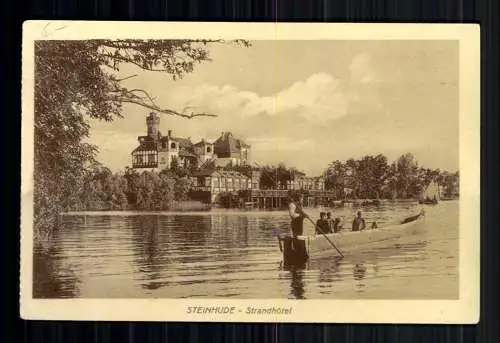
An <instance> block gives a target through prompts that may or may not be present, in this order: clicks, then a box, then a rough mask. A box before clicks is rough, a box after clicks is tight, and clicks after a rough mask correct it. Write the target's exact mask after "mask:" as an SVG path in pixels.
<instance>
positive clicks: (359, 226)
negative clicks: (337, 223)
mask: <svg viewBox="0 0 500 343" xmlns="http://www.w3.org/2000/svg"><path fill="white" fill-rule="evenodd" d="M365 228H366V223H365V219H364V218H363V217H362V215H361V211H358V215H357V217H356V218H354V220H353V221H352V231H362V230H364V229H365Z"/></svg>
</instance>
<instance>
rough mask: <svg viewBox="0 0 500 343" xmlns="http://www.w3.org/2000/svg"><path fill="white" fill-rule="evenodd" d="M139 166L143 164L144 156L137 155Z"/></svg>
mask: <svg viewBox="0 0 500 343" xmlns="http://www.w3.org/2000/svg"><path fill="white" fill-rule="evenodd" d="M136 157H137V164H142V155H137V156H136Z"/></svg>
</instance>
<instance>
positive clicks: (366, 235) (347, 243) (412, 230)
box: [279, 213, 425, 265]
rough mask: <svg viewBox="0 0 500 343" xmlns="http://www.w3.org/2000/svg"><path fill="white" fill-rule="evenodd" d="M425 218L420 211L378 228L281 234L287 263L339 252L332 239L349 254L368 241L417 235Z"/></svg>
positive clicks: (284, 258) (340, 248) (301, 262)
mask: <svg viewBox="0 0 500 343" xmlns="http://www.w3.org/2000/svg"><path fill="white" fill-rule="evenodd" d="M424 219H425V216H424V214H423V213H420V214H417V215H414V216H411V217H408V218H406V219H405V220H403V221H401V224H397V225H391V226H387V227H381V228H376V229H365V230H362V231H347V232H342V231H341V232H338V233H329V234H326V235H322V234H315V235H312V236H297V237H296V238H292V237H291V236H289V235H285V236H279V241H280V249H281V250H282V253H283V262H284V264H285V265H297V264H303V263H305V262H306V261H307V260H308V259H311V258H312V257H314V256H316V255H321V254H323V253H328V252H330V253H331V254H336V252H335V249H334V247H333V246H332V244H331V243H330V242H329V240H330V241H331V242H333V244H335V246H336V247H337V248H338V249H339V250H340V251H341V252H342V253H344V254H345V253H346V252H348V251H352V250H358V249H362V248H363V246H365V245H367V244H371V243H376V242H382V241H386V240H391V239H395V238H399V237H403V236H409V235H412V234H416V233H418V232H420V231H421V230H422V228H423V227H424V225H423V224H424V221H425V220H424Z"/></svg>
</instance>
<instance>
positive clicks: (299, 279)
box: [290, 268, 306, 299]
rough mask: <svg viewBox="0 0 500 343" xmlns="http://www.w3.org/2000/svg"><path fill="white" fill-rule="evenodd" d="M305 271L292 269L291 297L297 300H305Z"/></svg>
mask: <svg viewBox="0 0 500 343" xmlns="http://www.w3.org/2000/svg"><path fill="white" fill-rule="evenodd" d="M305 293H306V292H305V282H304V269H303V268H291V269H290V295H292V296H293V297H294V298H295V299H305Z"/></svg>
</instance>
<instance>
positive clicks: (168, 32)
mask: <svg viewBox="0 0 500 343" xmlns="http://www.w3.org/2000/svg"><path fill="white" fill-rule="evenodd" d="M92 38H94V39H98V38H101V39H113V38H145V39H155V38H156V39H160V38H161V39H175V38H197V39H202V38H207V39H209V38H210V39H214V38H223V39H228V40H229V39H248V40H275V39H277V40H278V39H283V40H323V39H325V40H326V39H329V40H458V41H459V46H460V48H459V50H460V57H459V58H460V62H459V66H460V71H459V72H460V74H459V79H460V87H459V92H460V96H459V99H460V100H459V101H460V104H459V108H460V114H459V118H460V123H459V130H460V145H459V150H460V151H459V153H460V197H461V199H460V229H459V268H460V270H459V290H460V292H459V294H460V296H459V299H458V300H333V299H332V300H285V299H257V300H252V299H248V300H233V299H221V298H218V299H157V298H155V299H64V300H63V299H57V300H48V299H33V297H32V279H33V273H32V265H33V256H32V251H33V222H32V220H33V189H32V187H33V180H32V179H33V137H34V136H33V134H34V128H33V115H34V73H33V67H34V47H33V43H34V41H35V40H40V39H63V40H69V39H75V40H77V39H92ZM479 43H480V40H479V25H476V24H323V23H322V24H298V23H294V24H284V23H180V22H176V23H161V22H84V21H79V22H78V21H76V22H66V21H51V22H48V21H28V22H25V23H24V25H23V48H22V56H23V60H22V152H21V161H22V171H21V174H22V175H21V180H22V185H21V270H20V273H21V284H20V286H21V294H20V300H21V306H20V308H21V317H22V318H24V319H44V320H113V321H114V320H127V321H130V320H132V321H195V322H196V321H205V322H206V321H219V322H317V323H321V322H325V323H463V324H465V323H476V322H477V321H478V320H479V289H480V287H479V280H480V275H479V273H480V264H479V263H480V258H479V252H480V244H479V239H480V198H479V195H480V193H479V192H480V46H479ZM193 306H212V307H213V306H227V307H229V308H231V307H234V310H233V311H234V313H233V314H217V315H213V314H192V313H191V314H189V313H187V312H188V308H189V307H193ZM249 306H250V307H258V308H268V307H281V308H287V309H288V308H291V314H287V315H276V314H275V315H265V314H263V315H255V314H254V315H250V314H246V313H245V312H246V309H247V307H249Z"/></svg>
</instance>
